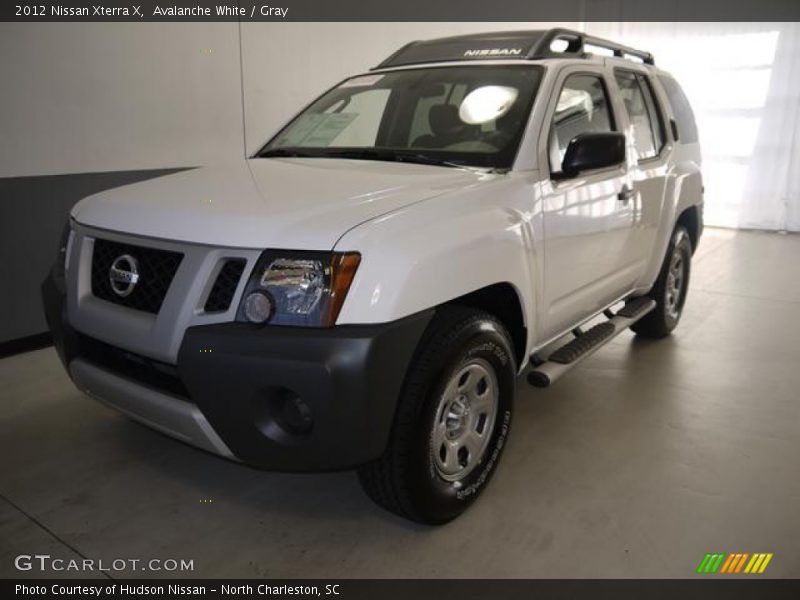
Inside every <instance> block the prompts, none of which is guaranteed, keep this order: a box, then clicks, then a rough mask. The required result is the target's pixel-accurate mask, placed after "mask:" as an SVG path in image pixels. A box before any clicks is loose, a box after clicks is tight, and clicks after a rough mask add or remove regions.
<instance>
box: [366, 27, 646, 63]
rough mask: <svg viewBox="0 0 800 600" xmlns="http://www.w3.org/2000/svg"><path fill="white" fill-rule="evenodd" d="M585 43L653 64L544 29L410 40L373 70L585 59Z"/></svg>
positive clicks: (624, 49) (618, 47) (586, 38)
mask: <svg viewBox="0 0 800 600" xmlns="http://www.w3.org/2000/svg"><path fill="white" fill-rule="evenodd" d="M557 40H564V41H566V43H567V45H566V47H565V48H564V50H560V51H558V50H553V48H552V45H553V42H555V41H557ZM586 46H595V47H598V48H605V49H606V50H611V52H612V53H613V54H614V56H617V57H620V58H626V57H635V58H638V59H639V60H641V61H642V62H643V63H644V64H647V65H653V64H655V61H654V59H653V55H652V54H650V53H649V52H645V51H643V50H637V49H635V48H630V47H628V46H623V45H622V44H617V43H615V42H611V41H609V40H604V39H602V38H598V37H595V36H593V35H589V34H586V33H583V32H580V31H574V30H572V29H562V28H555V29H547V30H537V31H506V32H492V33H478V34H471V35H459V36H454V37H447V38H439V39H434V40H424V41H417V42H411V43H410V44H406V45H405V46H403V47H402V48H400V49H399V50H398V51H397V52H395V53H394V54H392V55H391V56H389V57H388V58H387V59H386V60H384V61H383V62H382V63H381V64H379V65H378V66H377V67H375V69H383V68H386V67H397V66H401V65H414V64H420V63H432V62H447V61H457V60H463V61H469V60H487V59H489V60H491V59H509V58H512V59H513V58H517V59H521V60H536V59H542V58H565V57H571V58H588V57H589V56H590V55H589V54H588V53H587V52H586Z"/></svg>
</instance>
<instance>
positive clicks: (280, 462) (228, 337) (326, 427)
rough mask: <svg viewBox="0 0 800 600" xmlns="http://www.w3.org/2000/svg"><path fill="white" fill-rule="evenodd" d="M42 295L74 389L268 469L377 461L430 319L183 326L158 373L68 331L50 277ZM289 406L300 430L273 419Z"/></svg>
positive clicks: (146, 362)
mask: <svg viewBox="0 0 800 600" xmlns="http://www.w3.org/2000/svg"><path fill="white" fill-rule="evenodd" d="M42 296H43V299H44V305H45V314H46V316H47V321H48V325H49V326H50V330H51V332H52V334H53V339H54V343H55V346H56V350H57V351H58V354H59V356H60V358H61V360H62V362H63V363H64V365H65V367H66V368H67V371H68V372H69V374H70V377H71V378H72V379H73V381H74V382H75V384H76V385H77V386H78V387H79V388H80V389H82V390H84V391H85V392H86V393H87V394H89V395H91V396H93V397H95V398H97V399H99V400H101V401H103V402H104V403H106V404H108V405H110V406H112V407H114V408H116V409H117V410H119V411H121V412H123V413H125V414H127V415H129V416H131V417H133V418H135V419H137V420H139V421H141V422H143V423H145V424H147V425H149V426H151V427H153V428H155V429H158V430H159V431H162V432H164V433H167V434H168V435H171V436H173V437H176V438H178V439H181V440H183V441H185V442H187V443H190V444H193V445H195V446H197V447H200V448H203V449H205V450H208V451H211V452H214V453H216V454H220V455H222V456H226V457H228V458H235V459H238V460H241V461H243V462H245V463H248V464H251V465H253V466H256V467H259V468H264V469H270V470H279V471H325V470H334V469H342V468H349V467H353V466H356V465H359V464H362V463H365V462H368V461H370V460H373V459H375V458H377V457H378V456H380V454H381V453H382V452H383V450H384V449H385V447H386V444H387V442H388V439H389V432H390V430H391V425H392V421H393V419H394V413H395V407H396V404H397V399H398V397H399V395H400V389H401V386H402V383H403V380H404V378H405V373H406V370H407V368H408V365H409V363H410V361H411V358H412V355H413V353H414V350H415V348H416V346H417V344H418V342H419V340H420V338H421V336H422V333H423V331H424V330H425V327H426V326H427V324H428V322H429V321H430V319H431V317H432V315H433V311H432V310H431V311H426V312H423V313H419V314H417V315H413V316H411V317H407V318H405V319H401V320H399V321H395V322H392V323H385V324H379V325H351V326H340V327H333V328H330V329H305V328H291V327H252V326H250V325H247V324H243V323H223V324H216V325H203V326H196V327H189V328H188V329H187V330H186V332H185V334H184V337H183V342H182V344H181V347H180V351H179V352H178V360H177V364H176V365H165V364H163V363H158V362H157V361H152V360H150V359H148V358H147V357H143V356H139V355H135V354H132V353H130V352H127V351H126V350H124V349H122V348H117V347H114V346H109V345H107V344H103V343H100V342H97V341H95V340H91V339H89V338H87V337H86V336H84V335H82V334H81V333H80V332H77V331H75V330H74V329H73V328H72V327H71V326H70V323H69V322H68V320H67V317H66V312H65V310H64V292H63V282H60V281H59V280H58V277H56V276H53V275H52V274H51V276H49V277H48V278H47V279H46V280H45V282H44V283H43V285H42ZM98 346H100V349H99V350H98ZM298 397H299V398H300V399H301V400H302V402H303V403H304V404H305V405H306V407H307V408H308V410H309V411H310V415H311V426H310V429H308V430H305V431H297V430H293V429H292V428H291V427H290V426H287V422H286V419H285V417H284V412H283V406H284V405H285V403H287V402H291V401H293V400H294V398H298ZM290 425H291V424H290Z"/></svg>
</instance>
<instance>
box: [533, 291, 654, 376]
mask: <svg viewBox="0 0 800 600" xmlns="http://www.w3.org/2000/svg"><path fill="white" fill-rule="evenodd" d="M655 307H656V301H655V300H653V299H652V298H648V297H646V296H642V297H640V298H634V299H633V300H631V301H629V302H627V303H626V304H625V306H623V307H622V308H621V309H620V311H619V312H617V313H616V314H614V313H612V312H611V311H609V310H607V311H605V312H604V314H605V315H606V317H608V321H604V322H603V323H598V324H597V325H595V326H594V327H592V328H591V329H588V330H587V331H585V332H580V330H576V331H577V335H576V336H575V338H574V339H573V340H571V341H570V342H568V343H566V344H565V345H563V346H561V347H560V348H558V349H557V350H555V351H554V352H553V353H552V354H550V356H548V357H547V360H546V361H544V362H541V363H539V364H538V365H536V366H535V367H534V368H533V370H531V371H530V372H529V373H528V383H530V384H531V385H532V386H534V387H538V388H545V387H548V386H550V385H551V384H552V383H553V382H554V381H555V380H556V379H558V378H559V377H561V376H562V375H563V374H564V373H566V372H567V371H569V370H570V369H571V368H573V367H574V366H576V365H577V364H578V363H580V362H581V361H582V360H583V359H585V358H587V357H589V356H591V355H592V354H594V352H595V351H596V350H598V349H599V348H602V347H603V346H605V345H606V344H607V343H608V342H610V341H611V340H613V339H614V338H615V337H617V336H618V335H619V334H620V333H622V332H623V331H625V330H626V329H627V328H628V327H630V326H631V325H633V324H634V323H636V321H638V320H639V319H641V318H642V317H644V316H645V315H646V314H647V313H649V312H650V311H651V310H653V309H654V308H655Z"/></svg>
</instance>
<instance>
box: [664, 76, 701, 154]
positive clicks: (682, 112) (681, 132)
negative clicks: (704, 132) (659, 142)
mask: <svg viewBox="0 0 800 600" xmlns="http://www.w3.org/2000/svg"><path fill="white" fill-rule="evenodd" d="M658 79H659V81H661V85H663V86H664V91H665V92H667V98H669V103H670V105H671V106H672V111H673V112H674V113H675V122H676V125H677V126H678V138H679V140H680V141H681V142H682V143H684V144H693V143H695V142H697V125H696V123H695V121H694V112H692V107H691V105H690V104H689V100H688V99H687V98H686V94H684V93H683V90H682V89H681V86H680V85H678V82H677V81H675V80H674V79H673V78H672V77H669V76H668V75H659V76H658Z"/></svg>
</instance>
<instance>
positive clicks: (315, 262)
mask: <svg viewBox="0 0 800 600" xmlns="http://www.w3.org/2000/svg"><path fill="white" fill-rule="evenodd" d="M360 261H361V256H360V255H359V254H358V253H355V252H349V253H340V252H334V253H331V252H279V251H275V250H267V251H265V252H264V253H263V254H262V255H261V257H260V258H259V259H258V262H257V263H256V267H255V269H253V273H252V275H251V276H250V281H249V282H248V283H247V287H246V288H245V291H244V295H243V296H242V301H241V304H240V305H239V312H238V314H237V320H238V321H244V322H247V323H257V324H265V323H269V324H271V325H295V326H300V327H331V326H333V324H334V323H335V322H336V317H338V316H339V311H340V310H341V308H342V304H343V303H344V298H345V296H346V295H347V290H349V289H350V284H351V283H352V282H353V277H354V276H355V273H356V269H357V268H358V264H359V262H360Z"/></svg>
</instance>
